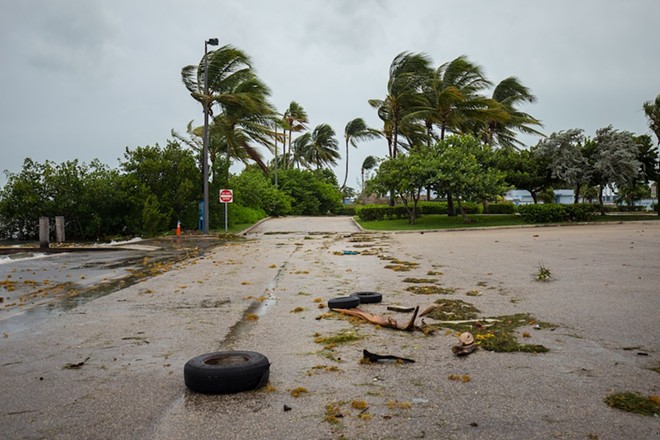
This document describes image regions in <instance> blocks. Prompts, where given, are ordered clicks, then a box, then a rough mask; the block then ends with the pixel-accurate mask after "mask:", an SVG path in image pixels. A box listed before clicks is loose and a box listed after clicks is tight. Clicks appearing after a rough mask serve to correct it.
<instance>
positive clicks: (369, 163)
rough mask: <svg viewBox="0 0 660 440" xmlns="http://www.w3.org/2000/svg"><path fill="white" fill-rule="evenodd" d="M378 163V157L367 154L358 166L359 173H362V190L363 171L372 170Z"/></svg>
mask: <svg viewBox="0 0 660 440" xmlns="http://www.w3.org/2000/svg"><path fill="white" fill-rule="evenodd" d="M376 165H378V159H377V158H376V157H374V156H367V157H365V158H364V160H363V161H362V166H361V167H360V174H361V175H362V185H361V187H362V191H364V174H365V171H369V170H372V169H374V168H376Z"/></svg>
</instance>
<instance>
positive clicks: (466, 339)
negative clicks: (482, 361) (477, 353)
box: [458, 332, 474, 345]
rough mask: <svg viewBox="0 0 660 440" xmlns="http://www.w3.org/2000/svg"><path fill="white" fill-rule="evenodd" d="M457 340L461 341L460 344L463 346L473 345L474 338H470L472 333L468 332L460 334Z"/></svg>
mask: <svg viewBox="0 0 660 440" xmlns="http://www.w3.org/2000/svg"><path fill="white" fill-rule="evenodd" d="M458 339H459V340H460V341H461V344H463V345H470V344H474V336H472V333H470V332H463V333H461V335H460V336H459V337H458Z"/></svg>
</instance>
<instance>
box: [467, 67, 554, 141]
mask: <svg viewBox="0 0 660 440" xmlns="http://www.w3.org/2000/svg"><path fill="white" fill-rule="evenodd" d="M491 99H492V100H493V101H494V102H496V103H497V104H498V105H499V106H500V108H501V109H502V110H504V112H506V114H505V115H500V114H498V115H496V116H497V117H491V118H489V119H488V120H487V121H486V122H485V124H484V125H483V127H484V128H483V133H481V137H482V139H483V141H484V143H486V144H488V145H490V146H493V145H494V144H498V145H499V146H500V147H502V148H510V149H511V148H512V149H517V147H519V146H523V145H524V144H523V143H522V142H520V141H519V140H518V139H516V132H520V133H525V134H536V135H539V136H543V133H541V132H539V131H537V130H535V129H534V128H532V126H538V127H543V124H541V121H539V120H538V119H536V118H534V117H532V116H530V115H529V114H527V113H524V112H522V111H520V110H519V109H518V108H517V106H518V105H519V104H524V103H534V102H536V96H534V95H533V94H532V92H531V91H530V90H529V89H528V88H527V87H525V86H524V85H522V83H521V82H520V80H519V79H518V78H516V77H515V76H510V77H508V78H505V79H503V80H502V81H500V83H499V84H497V86H495V89H493V94H492V97H491ZM502 116H503V117H502ZM475 134H478V133H475Z"/></svg>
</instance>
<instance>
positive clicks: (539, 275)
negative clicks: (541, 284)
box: [534, 261, 555, 281]
mask: <svg viewBox="0 0 660 440" xmlns="http://www.w3.org/2000/svg"><path fill="white" fill-rule="evenodd" d="M534 279H535V280H536V281H552V280H554V279H555V276H554V275H553V274H552V272H550V269H548V268H547V267H545V266H544V265H543V263H542V262H541V261H539V270H538V272H536V275H534Z"/></svg>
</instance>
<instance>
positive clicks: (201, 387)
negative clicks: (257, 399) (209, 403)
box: [183, 351, 270, 394]
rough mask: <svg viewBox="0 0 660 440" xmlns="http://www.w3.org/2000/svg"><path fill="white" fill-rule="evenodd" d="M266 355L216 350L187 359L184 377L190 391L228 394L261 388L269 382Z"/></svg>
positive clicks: (268, 367) (268, 365)
mask: <svg viewBox="0 0 660 440" xmlns="http://www.w3.org/2000/svg"><path fill="white" fill-rule="evenodd" d="M269 374H270V363H269V362H268V358H267V357H266V356H264V355H263V354H261V353H257V352H254V351H219V352H215V353H207V354H202V355H200V356H197V357H194V358H192V359H190V360H189V361H188V362H186V364H185V366H184V367H183V378H184V381H185V383H186V386H187V387H188V389H190V390H191V391H195V392H197V393H203V394H229V393H238V392H241V391H247V390H253V389H257V388H261V387H262V386H264V385H266V383H267V382H268V376H269Z"/></svg>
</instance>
